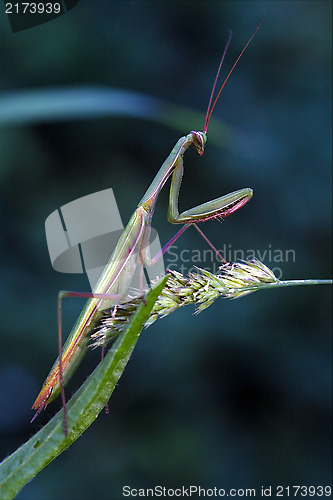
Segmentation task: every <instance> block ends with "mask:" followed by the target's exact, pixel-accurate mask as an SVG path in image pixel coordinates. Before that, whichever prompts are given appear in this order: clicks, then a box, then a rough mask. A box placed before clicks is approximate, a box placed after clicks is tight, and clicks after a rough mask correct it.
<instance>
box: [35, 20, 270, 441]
mask: <svg viewBox="0 0 333 500" xmlns="http://www.w3.org/2000/svg"><path fill="white" fill-rule="evenodd" d="M262 22H263V19H262V20H261V22H260V23H259V25H258V26H257V27H256V29H255V31H254V32H253V33H252V35H251V37H250V38H249V40H248V41H247V43H246V44H245V46H244V47H243V49H242V51H241V52H240V54H239V56H238V58H237V59H236V61H235V62H234V64H233V66H232V68H231V70H230V71H229V73H228V75H227V77H226V78H225V80H224V82H223V84H222V85H221V87H220V89H219V91H218V93H217V96H216V98H215V100H214V102H213V104H212V101H213V96H214V92H215V87H216V84H217V81H218V77H219V74H220V70H221V67H222V63H223V60H224V58H225V54H226V52H227V49H228V46H229V44H230V40H231V32H230V33H229V37H228V41H227V43H226V46H225V48H224V52H223V55H222V58H221V61H220V64H219V67H218V71H217V74H216V77H215V81H214V84H213V87H212V91H211V95H210V99H209V103H208V107H207V113H206V118H205V122H204V127H203V131H202V132H198V131H191V132H190V133H189V134H188V135H186V136H184V137H181V138H180V139H179V140H178V141H177V143H176V145H175V146H174V148H173V149H172V151H171V153H170V154H169V156H168V157H167V159H166V160H165V162H164V163H163V165H162V166H161V168H160V169H159V171H158V173H157V174H156V176H155V178H154V179H153V181H152V183H151V184H150V186H149V188H148V189H147V191H146V193H145V194H144V196H143V197H142V199H141V201H140V202H139V204H138V206H137V208H136V210H135V211H134V213H133V214H132V216H131V218H130V220H129V222H128V224H127V226H126V228H125V229H124V231H123V233H122V235H121V236H120V238H119V241H118V243H117V245H116V248H115V250H114V251H113V253H112V255H111V257H110V259H109V262H108V263H107V265H106V266H105V268H104V271H103V272H102V274H101V276H100V278H99V280H98V282H97V284H96V286H95V288H94V290H93V292H92V293H84V292H59V295H58V344H59V345H58V347H59V357H58V359H57V360H56V361H55V363H54V365H53V367H52V368H51V370H50V372H49V375H48V376H47V378H46V380H45V382H44V384H43V386H42V389H41V391H40V393H39V394H38V396H37V398H36V400H35V402H34V404H33V406H32V408H33V409H35V410H37V411H36V413H35V415H34V417H33V419H32V420H34V419H35V418H36V416H37V415H38V414H39V413H40V412H41V410H42V409H45V408H46V406H47V405H48V404H49V403H50V402H51V401H53V400H54V399H55V398H56V397H57V396H58V395H59V394H61V397H62V404H63V408H64V431H65V434H66V436H67V435H68V431H67V418H66V415H67V410H66V398H65V392H64V385H65V384H66V383H67V381H68V380H69V379H70V378H71V376H72V374H73V372H74V371H75V369H76V368H77V366H78V364H79V363H80V362H81V359H82V357H83V356H84V354H85V353H86V350H87V347H88V343H89V336H90V333H91V332H92V330H93V328H94V326H95V324H96V322H97V321H98V319H99V318H100V316H101V314H102V310H103V309H106V308H107V307H110V301H112V302H111V304H113V305H115V307H116V305H117V304H120V303H122V302H126V296H127V293H128V289H129V286H130V283H131V279H132V277H133V274H134V271H135V268H136V266H138V265H139V266H140V267H141V270H142V272H143V268H144V265H152V264H154V263H155V262H156V261H157V259H158V258H160V257H161V255H162V254H163V253H164V252H166V250H168V248H170V246H171V245H172V244H173V243H174V242H175V240H176V239H177V238H178V237H179V236H180V235H181V234H182V233H183V232H184V231H185V230H186V229H187V228H188V227H189V226H191V225H192V226H194V227H195V229H196V230H197V231H198V232H199V233H200V234H201V236H202V237H203V238H204V239H205V241H206V242H208V244H209V245H210V246H211V247H212V248H213V249H214V247H213V245H212V244H211V243H210V242H209V240H208V239H207V238H206V237H205V235H204V234H203V232H202V231H201V229H199V227H198V226H197V223H200V222H204V221H207V220H209V219H214V218H224V217H226V216H228V215H231V214H232V213H234V212H235V211H236V210H238V209H239V208H241V207H242V206H243V205H245V203H247V202H248V201H249V200H250V199H251V197H252V195H253V191H252V189H250V188H243V189H240V190H238V191H234V192H232V193H229V194H226V195H224V196H221V197H220V198H216V199H214V200H212V201H208V202H206V203H203V204H201V205H198V206H196V207H194V208H191V209H189V210H186V211H184V212H182V213H179V211H178V195H179V191H180V185H181V181H182V177H183V170H184V167H183V156H184V153H185V152H186V150H187V149H188V148H189V147H190V146H193V147H194V148H195V150H196V151H197V153H198V154H199V155H200V156H202V155H203V153H204V149H205V144H206V141H207V130H208V125H209V121H210V118H211V116H212V113H213V110H214V108H215V105H216V103H217V101H218V99H219V96H220V94H221V92H222V89H223V88H224V86H225V84H226V82H227V81H228V79H229V77H230V75H231V73H232V71H233V70H234V68H235V66H236V64H237V63H238V61H239V59H240V58H241V56H242V55H243V53H244V51H245V50H246V48H247V47H248V45H249V43H250V42H251V40H252V38H253V37H254V35H255V34H256V32H257V31H258V30H259V28H260V26H261V24H262ZM169 177H171V186H170V192H169V208H168V220H169V222H171V223H173V224H183V227H182V228H181V229H180V230H179V231H178V233H177V234H176V235H175V236H174V237H173V238H172V239H171V240H170V241H169V242H168V243H167V244H166V245H165V246H164V248H163V249H162V250H161V251H160V252H159V253H158V254H157V255H156V256H154V257H153V258H152V257H151V256H150V251H149V237H150V230H151V221H152V217H153V214H154V209H155V204H156V200H157V198H158V195H159V193H160V191H161V189H162V188H163V186H164V185H165V183H166V181H167V180H168V179H169ZM214 250H215V249H214ZM218 255H219V254H218ZM219 257H220V259H221V260H222V261H223V262H225V260H224V259H223V258H222V257H221V256H220V255H219ZM69 296H71V297H85V298H88V300H87V302H86V304H85V306H84V308H83V310H82V312H81V314H80V316H79V318H78V320H77V322H76V323H75V325H74V327H73V329H72V331H71V333H70V335H69V337H68V339H67V341H66V343H65V345H64V346H62V299H63V298H64V297H69ZM144 300H145V299H144V296H143V301H144Z"/></svg>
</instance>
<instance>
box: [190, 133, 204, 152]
mask: <svg viewBox="0 0 333 500" xmlns="http://www.w3.org/2000/svg"><path fill="white" fill-rule="evenodd" d="M191 134H192V138H193V146H194V147H195V149H196V151H197V153H198V155H200V156H202V155H203V154H204V150H205V144H206V141H207V136H206V134H204V133H203V132H196V131H194V130H192V132H191Z"/></svg>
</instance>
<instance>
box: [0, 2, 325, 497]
mask: <svg viewBox="0 0 333 500" xmlns="http://www.w3.org/2000/svg"><path fill="white" fill-rule="evenodd" d="M264 10H265V11H266V19H265V22H264V24H263V26H262V28H261V30H260V31H259V32H258V34H257V35H256V37H255V39H254V40H253V42H252V44H251V45H250V47H249V49H248V50H247V52H246V53H245V55H244V57H243V58H242V59H241V61H240V63H239V65H238V66H237V69H236V71H235V72H234V74H233V75H232V77H231V79H230V81H229V82H228V84H227V86H226V88H225V90H224V92H223V94H222V97H221V101H220V102H219V104H218V106H217V108H216V112H215V116H216V117H218V118H220V119H223V120H225V121H226V123H227V124H228V125H229V126H230V127H231V128H232V129H233V130H234V135H233V136H232V138H231V139H230V140H228V139H227V138H226V137H227V136H223V137H222V136H221V147H217V146H215V145H214V144H209V142H208V144H207V149H206V153H205V156H204V157H203V158H201V159H199V158H198V157H197V156H196V155H195V154H194V153H192V152H191V153H190V152H188V153H187V154H186V156H185V177H184V186H183V190H182V192H181V196H180V204H181V209H186V208H189V207H191V206H193V205H196V204H199V203H202V202H204V201H206V200H209V199H212V198H215V197H217V196H220V195H221V194H224V193H227V192H230V191H233V190H235V189H239V188H241V187H247V186H248V187H252V188H253V189H254V198H253V200H251V202H250V203H249V204H248V205H247V206H246V207H244V208H242V209H241V210H240V211H239V212H238V213H237V214H234V215H233V216H232V217H230V218H228V219H226V221H225V222H223V223H222V224H221V223H219V222H216V221H213V222H209V223H207V224H205V226H204V227H205V230H206V232H207V234H208V235H209V236H210V237H211V239H212V240H213V242H214V244H215V245H216V246H218V247H220V248H221V247H222V246H223V244H227V245H232V248H234V249H235V248H236V249H238V248H241V249H242V248H243V249H258V250H259V251H260V252H263V251H264V250H265V249H267V248H269V245H271V248H272V249H280V250H282V251H283V252H284V251H285V250H287V249H293V250H295V254H296V260H295V262H282V263H278V264H277V265H278V267H281V268H282V270H283V276H282V278H283V279H292V278H315V277H318V278H329V277H330V276H331V275H332V270H331V266H330V263H331V246H330V245H331V219H330V218H331V2H329V1H279V2H273V1H272V2H255V1H242V2H237V1H233V2H227V1H226V2H222V1H219V2H213V1H211V2H196V1H186V2H176V1H165V2H163V1H159V2H144V1H139V0H137V1H128V2H126V1H122V2H120V1H111V0H110V1H84V0H81V1H80V2H79V4H78V5H77V6H76V7H75V8H74V9H72V10H71V11H70V12H69V13H68V14H66V15H64V16H62V17H60V18H58V19H56V20H54V21H52V22H50V23H46V24H43V25H41V26H38V27H36V28H33V29H30V30H27V31H22V32H19V33H16V34H13V33H12V32H11V30H10V25H9V22H8V19H7V18H6V16H5V14H4V12H3V11H2V12H1V13H0V44H1V47H2V50H1V52H2V54H1V59H0V84H1V93H2V95H3V96H5V95H7V93H9V92H11V91H14V90H15V91H22V92H24V91H26V90H31V89H40V88H42V89H47V88H49V87H62V88H63V87H65V88H67V87H71V86H77V87H80V86H83V85H97V86H102V87H106V88H111V87H117V88H121V89H127V90H134V91H139V92H143V93H145V94H147V95H149V96H152V97H156V98H161V99H163V100H165V101H166V102H168V103H170V104H172V105H179V106H184V107H188V108H192V109H193V110H196V111H198V112H200V113H202V117H200V120H199V121H198V123H193V122H192V121H191V120H189V121H188V122H187V121H186V115H184V118H183V122H184V129H183V130H181V127H180V128H178V129H176V128H167V127H164V126H162V125H161V124H156V123H154V122H151V121H147V120H146V121H145V120H143V119H139V118H134V117H130V116H129V117H115V116H111V117H105V118H96V119H90V120H88V119H87V120H85V119H77V120H72V121H66V122H58V123H45V122H44V123H38V124H34V125H30V126H29V124H26V125H18V124H15V123H11V124H9V123H8V124H6V123H2V125H1V132H0V151H1V163H0V217H1V219H0V220H1V235H0V276H1V278H0V279H1V282H0V297H1V318H2V320H1V327H0V328H1V329H0V335H1V337H0V338H1V351H0V355H1V360H0V362H1V366H0V405H1V413H0V443H1V456H2V457H5V456H6V455H7V454H9V453H11V452H12V451H13V450H14V449H15V448H16V447H17V446H18V445H20V444H21V443H22V442H24V441H25V440H27V439H28V437H29V436H31V435H32V434H33V432H34V431H35V430H36V429H37V428H38V427H39V425H42V422H43V421H47V420H48V418H49V416H50V415H52V414H53V412H54V411H55V409H56V408H58V404H56V403H55V404H54V405H52V406H50V407H48V408H47V411H46V412H45V415H43V416H41V417H40V418H39V420H37V421H35V422H34V424H33V425H30V424H29V420H30V418H31V417H32V415H33V412H32V411H31V410H30V407H31V404H32V402H33V400H34V398H35V397H36V395H37V393H38V391H39V389H40V386H41V383H42V381H43V380H44V378H45V376H46V374H47V372H48V370H49V368H50V366H51V364H52V363H53V361H54V359H55V357H56V354H57V333H56V330H57V324H56V297H57V292H58V290H59V289H70V290H87V283H86V281H85V280H84V278H83V277H80V276H79V277H78V276H74V275H65V274H60V273H56V272H55V271H54V270H53V269H52V267H51V264H50V261H49V256H48V251H47V247H46V242H45V234H44V222H45V219H46V217H47V216H48V215H49V214H50V213H51V212H52V211H54V210H55V209H57V208H58V207H60V206H61V205H63V204H65V203H68V202H69V201H72V200H75V199H76V198H78V197H80V196H84V195H87V194H89V193H92V192H95V191H99V190H102V189H105V188H107V187H112V188H113V189H114V192H115V195H116V198H117V201H118V204H119V208H120V211H121V214H122V218H123V221H124V222H126V220H127V219H128V218H129V216H130V214H131V212H132V211H133V210H134V208H135V207H136V204H137V203H138V201H139V200H140V198H141V197H142V195H143V193H144V192H145V190H146V188H147V186H148V185H149V183H150V182H151V180H152V177H153V175H154V174H155V173H156V171H157V169H158V168H159V166H160V165H161V164H162V162H163V161H164V159H165V158H166V156H167V155H168V154H169V152H170V150H171V148H172V147H173V145H174V144H175V142H176V141H177V139H178V138H179V137H180V136H181V135H183V134H184V133H187V132H188V131H189V130H192V129H193V128H199V129H200V128H201V127H202V123H203V119H204V112H205V109H206V106H207V101H208V97H209V92H210V89H211V85H212V81H213V78H214V74H215V71H216V67H217V65H218V61H219V58H220V56H221V53H222V51H223V47H224V44H225V41H226V38H227V29H228V28H232V29H233V32H234V36H233V40H232V43H231V47H230V49H229V51H228V54H227V60H226V63H225V67H224V74H226V72H227V70H228V68H230V66H231V64H232V63H233V61H234V60H235V59H236V57H237V55H238V53H239V52H240V50H241V48H242V46H243V45H244V44H245V42H246V41H247V39H248V38H249V36H250V34H251V33H252V31H253V30H254V28H255V26H256V25H257V23H258V21H259V20H260V18H261V16H262V14H263V12H264ZM176 121H178V119H176ZM212 127H213V125H212ZM208 140H209V139H208ZM167 200H168V198H167V190H166V192H165V193H164V194H163V195H162V196H161V199H160V200H159V203H158V205H157V210H156V217H155V219H154V227H155V228H156V229H157V230H158V232H159V235H160V238H161V240H162V241H163V242H165V241H167V240H168V239H169V238H170V237H171V236H172V235H173V234H174V228H173V227H172V226H171V225H170V224H168V223H167V222H166V209H167ZM201 245H202V242H201V241H200V238H199V237H198V236H197V234H196V233H195V231H188V234H186V235H184V237H183V238H182V239H181V240H180V241H179V244H178V246H179V248H182V249H199V248H205V247H204V246H201ZM265 263H266V264H267V265H268V266H270V267H276V264H275V263H274V262H269V260H267V259H266V260H265ZM73 302H74V303H73ZM80 305H81V304H80V303H79V304H76V303H75V301H68V303H67V304H66V311H67V315H66V319H65V321H66V323H67V325H68V326H67V328H70V325H71V323H72V322H73V321H74V319H75V315H76V314H77V313H78V311H79V309H80ZM330 309H331V291H330V288H329V287H307V288H291V289H285V290H282V289H280V290H274V291H270V292H260V293H257V294H254V295H251V296H248V297H246V298H243V299H240V300H236V301H226V300H219V301H217V302H216V303H215V304H214V305H213V306H212V307H211V308H210V309H208V310H207V311H205V312H204V313H202V314H200V315H199V316H193V315H192V313H193V309H191V308H187V309H184V310H182V311H178V312H176V313H174V314H173V315H171V316H170V317H168V318H166V319H163V320H161V321H159V322H157V323H155V325H154V326H153V327H151V328H150V329H149V330H147V331H146V332H144V333H143V335H142V338H141V339H140V342H139V344H138V346H137V348H136V350H135V353H134V355H133V358H132V360H131V362H130V364H129V366H128V368H127V370H126V372H125V374H124V376H123V377H122V378H121V380H120V382H119V385H118V387H117V390H116V391H115V393H114V395H113V397H112V399H111V404H110V410H111V411H110V414H109V415H104V414H102V415H101V416H100V417H99V419H98V420H97V421H96V422H95V424H94V425H93V426H92V427H91V428H90V429H89V430H88V431H87V432H86V433H85V434H84V435H83V436H82V437H81V438H80V440H79V441H78V442H77V443H75V444H74V445H73V446H72V447H71V448H70V449H69V450H68V451H67V452H66V453H64V454H63V455H62V456H60V457H59V458H58V459H57V460H56V461H55V462H53V463H52V464H50V465H49V466H48V467H47V468H46V469H45V470H44V471H43V472H41V473H40V474H39V475H38V476H37V477H36V478H35V479H34V480H33V481H32V482H31V483H30V484H29V485H27V486H26V487H25V489H24V490H23V491H22V492H21V493H20V495H19V496H18V498H20V499H60V498H61V499H64V498H78V499H89V498H112V499H113V498H115V499H117V498H121V492H122V486H123V485H125V484H127V485H130V486H131V487H137V488H138V487H153V486H155V485H157V484H159V485H163V486H168V487H173V488H175V487H179V486H181V485H185V486H186V485H191V484H196V485H201V486H202V487H207V488H208V487H214V486H216V487H220V488H258V492H259V488H260V486H261V485H265V486H269V485H277V484H280V485H285V486H288V485H293V484H308V485H310V484H312V485H320V484H322V485H326V484H330V482H331V480H332V477H331V352H332V350H331V349H332V345H331V310H330ZM98 360H99V353H96V352H95V353H92V354H90V356H89V357H88V359H87V360H85V362H84V363H83V367H82V369H81V370H80V371H79V372H78V373H77V375H76V376H75V377H74V380H73V383H72V385H71V387H70V388H69V389H68V391H67V392H68V394H70V392H71V391H74V389H75V388H76V387H78V386H79V385H80V383H82V381H83V380H84V378H85V377H86V376H87V375H88V374H89V373H90V372H91V371H92V369H93V367H94V366H95V365H96V363H97V362H98Z"/></svg>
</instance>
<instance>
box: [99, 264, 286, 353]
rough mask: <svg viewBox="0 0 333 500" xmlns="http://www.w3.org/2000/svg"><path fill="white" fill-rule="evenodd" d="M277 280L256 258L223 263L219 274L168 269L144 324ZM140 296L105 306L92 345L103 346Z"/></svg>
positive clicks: (199, 270)
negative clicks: (189, 306)
mask: <svg viewBox="0 0 333 500" xmlns="http://www.w3.org/2000/svg"><path fill="white" fill-rule="evenodd" d="M279 283H282V282H280V281H279V280H278V279H277V278H276V276H275V275H274V273H273V272H272V271H271V270H270V269H269V268H268V267H267V266H265V265H264V264H263V263H262V262H260V261H259V260H257V259H253V260H250V261H240V262H233V263H231V262H230V263H226V264H224V265H223V266H221V267H220V273H219V274H218V275H214V274H212V273H210V272H209V271H206V270H204V269H200V268H198V271H197V272H196V273H189V275H188V276H186V277H185V276H183V275H182V274H181V273H179V272H178V271H169V279H168V281H167V284H166V286H165V288H164V289H163V291H162V293H161V294H160V296H159V297H158V299H157V301H156V303H155V306H154V308H153V310H152V312H151V314H150V317H149V319H148V321H147V322H146V324H145V326H146V327H148V326H150V325H151V324H152V323H154V321H156V320H157V319H158V318H163V317H164V316H167V315H168V314H170V313H171V312H173V311H175V310H176V309H178V308H179V307H183V306H185V305H190V304H196V305H197V309H196V313H197V314H198V313H199V312H201V311H203V310H204V309H206V308H207V307H209V306H210V305H211V304H212V303H213V302H214V300H216V299H217V298H218V297H224V298H239V297H243V296H244V295H247V294H248V293H251V292H255V291H256V290H260V289H262V288H266V287H267V286H274V285H278V284H279ZM141 301H142V298H140V297H137V298H135V299H133V300H132V301H131V302H127V303H125V304H120V305H118V306H117V307H116V310H114V309H113V310H110V309H107V310H105V311H104V313H103V316H102V318H101V320H100V322H99V324H98V325H97V326H96V328H95V331H94V333H93V334H92V335H91V345H92V346H93V347H97V346H103V345H105V344H107V343H108V342H109V341H111V340H112V339H114V338H115V337H116V336H117V335H118V334H119V333H120V332H121V331H122V329H123V328H124V326H125V325H126V323H127V322H128V321H129V320H130V318H131V316H132V314H133V313H134V311H135V310H136V308H137V306H138V305H139V304H140V302H141Z"/></svg>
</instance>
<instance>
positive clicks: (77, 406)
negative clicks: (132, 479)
mask: <svg viewBox="0 0 333 500" xmlns="http://www.w3.org/2000/svg"><path fill="white" fill-rule="evenodd" d="M167 279H168V276H165V277H164V278H162V279H160V280H159V281H158V282H156V283H155V284H154V286H153V287H152V288H151V289H150V290H149V292H148V293H147V295H146V304H144V303H143V302H142V303H141V304H140V306H139V307H138V309H137V311H136V312H135V314H134V316H133V318H132V319H131V321H130V322H129V325H128V327H127V328H126V329H125V331H124V332H122V333H121V334H120V335H119V337H118V338H117V340H116V341H115V343H114V345H113V346H112V348H111V349H110V351H109V352H108V353H107V355H106V356H105V358H104V359H103V361H102V362H101V363H100V364H99V365H98V367H97V368H96V369H95V370H94V372H93V373H92V374H91V375H90V377H89V378H88V379H87V380H86V382H85V383H84V384H83V385H82V386H81V387H80V389H79V390H78V391H77V392H76V394H75V395H74V396H73V397H72V398H71V400H70V401H69V402H68V404H67V410H68V415H67V424H68V438H66V437H65V434H64V429H63V410H61V411H59V412H58V413H57V414H56V415H55V416H54V417H53V418H52V420H50V422H48V424H46V425H45V426H44V427H43V428H42V429H41V430H40V431H39V432H37V434H35V435H34V436H33V437H32V438H31V439H29V441H27V442H26V443H25V444H24V445H22V446H21V447H20V448H19V449H18V450H16V451H15V452H14V453H13V454H12V455H10V456H9V457H8V458H6V459H5V460H4V461H3V462H2V463H1V464H0V498H1V499H10V498H14V497H15V496H16V495H17V493H18V492H19V491H20V490H21V489H22V488H23V486H24V485H25V484H26V483H27V482H28V481H30V480H31V479H32V478H33V477H34V476H36V474H38V472H39V471H41V470H42V469H43V468H44V467H45V466H46V465H47V464H48V463H50V462H51V461H52V460H54V459H55V458H56V457H57V456H58V455H60V453H62V452H63V451H64V450H65V449H66V448H68V447H69V446H70V445H71V444H72V443H73V442H74V441H75V440H76V439H77V438H78V437H79V436H80V435H81V434H82V433H83V432H84V431H85V430H86V429H87V428H88V427H89V426H90V425H91V424H92V423H93V421H94V420H95V419H96V418H97V416H98V414H99V413H100V412H101V411H102V410H103V408H104V407H105V405H106V403H107V402H108V400H109V399H110V396H111V394H112V392H113V390H114V388H115V386H116V384H117V382H118V380H119V378H120V377H121V375H122V373H123V371H124V369H125V366H126V365H127V362H128V361H129V358H130V356H131V354H132V352H133V349H134V347H135V345H136V343H137V341H138V339H139V336H140V333H141V330H142V328H143V325H144V323H145V321H146V320H147V318H148V317H149V314H150V311H151V310H152V308H153V306H154V304H155V302H156V300H157V298H158V296H159V294H160V293H161V291H162V289H163V288H164V286H165V284H166V282H167Z"/></svg>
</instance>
